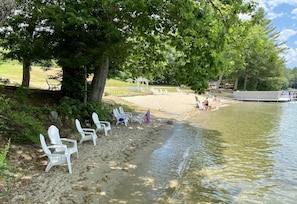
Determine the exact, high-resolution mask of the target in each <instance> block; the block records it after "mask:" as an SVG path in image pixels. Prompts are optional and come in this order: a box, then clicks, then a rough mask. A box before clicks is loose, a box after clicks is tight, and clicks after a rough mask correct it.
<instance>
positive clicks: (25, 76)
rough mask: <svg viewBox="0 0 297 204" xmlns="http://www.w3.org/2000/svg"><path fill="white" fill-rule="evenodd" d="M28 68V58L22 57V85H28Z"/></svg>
mask: <svg viewBox="0 0 297 204" xmlns="http://www.w3.org/2000/svg"><path fill="white" fill-rule="evenodd" d="M30 69H31V61H30V60H28V59H23V80H22V86H23V87H29V84H30Z"/></svg>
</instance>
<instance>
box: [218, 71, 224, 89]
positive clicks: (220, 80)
mask: <svg viewBox="0 0 297 204" xmlns="http://www.w3.org/2000/svg"><path fill="white" fill-rule="evenodd" d="M223 76H224V72H222V73H221V74H220V76H219V80H218V82H217V87H216V92H217V93H218V92H219V88H220V84H221V82H222V78H223Z"/></svg>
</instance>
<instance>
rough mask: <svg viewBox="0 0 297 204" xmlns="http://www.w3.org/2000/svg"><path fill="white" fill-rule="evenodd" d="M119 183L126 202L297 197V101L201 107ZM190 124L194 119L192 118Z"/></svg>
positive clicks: (121, 198)
mask: <svg viewBox="0 0 297 204" xmlns="http://www.w3.org/2000/svg"><path fill="white" fill-rule="evenodd" d="M203 114H209V116H211V117H208V118H209V119H208V120H207V121H206V122H204V123H201V120H200V118H199V114H198V115H196V116H195V117H192V118H190V119H189V120H188V122H187V123H184V124H179V125H177V126H176V127H175V129H174V131H173V134H172V135H171V136H170V138H169V139H168V140H167V141H166V143H165V144H164V145H163V146H162V148H160V149H157V150H155V151H154V152H153V154H152V155H151V156H150V157H149V158H147V162H146V163H145V164H143V165H142V166H140V167H139V168H137V169H136V170H135V171H134V172H133V174H131V176H129V177H127V178H124V179H123V180H122V182H121V184H120V185H119V186H118V188H117V190H116V193H115V197H114V201H115V202H121V203H125V202H126V203H286V204H288V203H296V201H297V134H296V130H297V103H295V102H288V103H258V102H243V103H236V104H233V105H231V106H228V107H224V108H221V109H219V110H218V111H209V112H203ZM189 124H190V125H189Z"/></svg>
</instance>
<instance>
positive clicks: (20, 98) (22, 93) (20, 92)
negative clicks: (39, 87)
mask: <svg viewBox="0 0 297 204" xmlns="http://www.w3.org/2000/svg"><path fill="white" fill-rule="evenodd" d="M30 92H31V91H30V89H28V88H26V87H22V86H21V87H19V88H18V89H17V90H16V92H15V99H16V100H17V102H19V103H21V104H27V102H28V95H29V94H30Z"/></svg>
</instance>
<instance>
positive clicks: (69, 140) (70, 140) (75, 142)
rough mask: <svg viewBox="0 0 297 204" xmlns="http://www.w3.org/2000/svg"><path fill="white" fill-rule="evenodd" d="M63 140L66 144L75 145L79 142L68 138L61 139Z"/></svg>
mask: <svg viewBox="0 0 297 204" xmlns="http://www.w3.org/2000/svg"><path fill="white" fill-rule="evenodd" d="M61 140H62V141H66V142H73V143H74V144H77V140H73V139H68V138H61Z"/></svg>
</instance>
